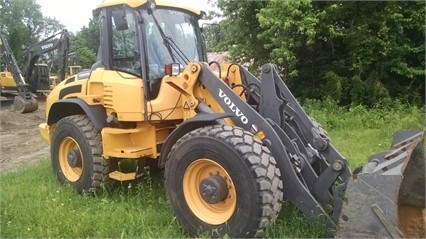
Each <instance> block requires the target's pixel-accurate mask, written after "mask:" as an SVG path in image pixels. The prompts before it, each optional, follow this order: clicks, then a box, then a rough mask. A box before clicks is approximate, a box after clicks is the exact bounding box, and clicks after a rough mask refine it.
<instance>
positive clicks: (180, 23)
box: [144, 9, 206, 80]
mask: <svg viewBox="0 0 426 239" xmlns="http://www.w3.org/2000/svg"><path fill="white" fill-rule="evenodd" d="M144 23H145V26H146V27H145V35H146V37H147V52H148V64H149V71H150V72H149V78H150V80H154V79H156V78H158V77H162V76H164V66H165V65H166V64H168V63H180V64H181V65H182V66H185V65H186V64H187V63H188V62H189V61H205V60H206V59H204V58H205V57H203V54H204V53H203V48H202V44H203V43H202V39H201V33H200V29H199V27H198V19H197V16H196V15H193V14H189V13H186V12H181V11H177V10H172V9H156V10H154V12H153V14H147V15H145V16H144Z"/></svg>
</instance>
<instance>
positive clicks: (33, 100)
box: [0, 29, 69, 113]
mask: <svg viewBox="0 0 426 239" xmlns="http://www.w3.org/2000/svg"><path fill="white" fill-rule="evenodd" d="M58 36H59V37H58ZM0 39H1V42H0V48H1V49H0V58H1V59H3V58H4V59H5V60H4V61H5V63H6V64H5V65H6V69H7V71H1V72H0V85H1V90H2V91H1V96H2V100H9V99H13V104H12V109H13V110H14V111H16V112H19V113H27V112H32V111H35V110H37V108H38V103H37V95H45V94H46V93H47V92H48V91H49V90H50V80H49V71H50V70H49V68H48V66H47V64H37V61H38V59H39V58H40V56H41V55H43V54H46V53H48V52H52V51H54V50H58V51H57V54H58V55H60V56H61V55H67V53H68V49H69V36H68V31H67V30H66V29H63V30H62V31H60V32H58V33H55V34H53V35H52V36H50V37H48V38H46V39H44V40H42V41H40V42H38V43H36V44H35V45H33V46H31V47H30V48H29V49H28V50H27V51H26V54H25V58H24V66H23V67H22V71H21V69H20V68H19V66H18V63H17V61H16V59H15V57H14V55H13V52H12V49H11V48H10V46H9V43H8V42H7V40H6V37H5V36H3V35H0ZM61 59H62V61H59V62H58V65H59V67H58V68H59V77H60V79H64V78H65V72H66V69H67V66H68V65H67V58H63V57H62V58H61Z"/></svg>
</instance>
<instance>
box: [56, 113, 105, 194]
mask: <svg viewBox="0 0 426 239" xmlns="http://www.w3.org/2000/svg"><path fill="white" fill-rule="evenodd" d="M50 152H51V160H52V168H53V171H54V173H55V174H56V177H57V178H58V180H59V182H61V183H64V184H69V185H71V186H72V187H73V188H74V189H75V190H77V192H79V193H95V192H97V191H98V189H100V188H101V187H103V186H108V184H109V182H110V180H109V176H108V174H109V162H108V160H105V159H104V158H103V157H102V140H101V134H100V132H99V131H97V130H96V129H95V127H94V126H93V124H92V122H91V121H90V119H89V118H88V117H87V116H86V115H73V116H68V117H65V118H63V119H61V120H60V121H59V122H58V123H57V124H56V127H55V131H54V132H53V136H52V141H51V148H50Z"/></svg>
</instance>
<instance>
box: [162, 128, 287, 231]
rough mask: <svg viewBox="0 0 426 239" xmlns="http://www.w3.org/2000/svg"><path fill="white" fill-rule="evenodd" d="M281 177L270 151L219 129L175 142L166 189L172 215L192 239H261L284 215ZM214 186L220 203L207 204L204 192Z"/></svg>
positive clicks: (232, 130)
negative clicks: (205, 236)
mask: <svg viewBox="0 0 426 239" xmlns="http://www.w3.org/2000/svg"><path fill="white" fill-rule="evenodd" d="M217 176H220V177H217ZM280 176H281V174H280V171H279V169H278V168H277V167H276V162H275V159H274V158H273V157H272V156H271V155H270V152H269V150H268V149H267V148H266V147H264V146H262V142H261V141H260V140H258V139H256V138H255V137H254V136H253V135H252V134H251V133H250V132H247V131H244V130H243V129H241V128H238V127H232V126H224V125H216V126H207V127H204V128H200V129H197V130H194V131H192V132H189V133H187V134H186V135H185V136H183V137H182V138H181V139H179V140H178V141H177V142H176V144H175V145H174V146H173V148H172V150H171V151H170V153H169V155H168V161H167V163H166V170H165V178H166V182H165V184H166V191H167V197H168V199H169V201H170V203H171V206H172V208H173V211H174V214H175V215H176V218H177V219H178V221H179V223H180V225H181V226H182V227H183V228H184V229H185V230H186V232H188V233H189V234H190V235H191V236H197V235H203V234H204V233H207V234H209V235H210V236H214V237H216V236H224V235H228V236H230V237H240V238H241V237H244V238H247V237H262V236H264V235H265V231H266V229H267V228H269V227H270V226H271V225H272V224H273V223H274V221H275V219H276V218H277V216H278V214H279V211H280V209H281V201H282V198H283V193H282V187H283V185H282V182H281V179H280ZM214 182H217V184H214ZM219 182H220V183H219ZM212 183H213V185H214V186H215V190H216V191H215V192H221V193H217V194H214V193H212V194H210V196H211V195H213V196H217V197H216V198H214V197H213V196H211V197H209V199H208V200H210V199H211V198H213V201H211V202H210V203H207V202H206V199H203V196H205V195H209V193H208V191H204V190H201V189H200V188H204V189H206V190H207V189H208V190H210V189H211V188H210V187H207V186H209V185H210V186H211V185H212ZM206 185H207V186H206ZM225 188H227V189H225ZM200 191H203V193H204V195H202V193H201V192H200ZM213 191H214V190H213ZM224 191H225V192H224ZM206 192H207V193H206ZM223 195H225V196H223ZM217 198H221V199H217ZM214 200H217V201H214Z"/></svg>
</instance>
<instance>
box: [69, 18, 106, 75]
mask: <svg viewBox="0 0 426 239" xmlns="http://www.w3.org/2000/svg"><path fill="white" fill-rule="evenodd" d="M99 41H100V40H99V23H98V21H97V20H96V19H93V18H91V19H90V21H89V24H88V26H87V27H86V26H83V27H82V28H81V29H80V31H79V32H77V34H76V36H75V37H72V38H71V51H74V52H76V53H77V54H78V56H79V60H80V62H79V64H80V65H81V66H82V67H83V68H90V67H91V65H92V64H93V63H95V60H96V53H97V52H98V48H99Z"/></svg>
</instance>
